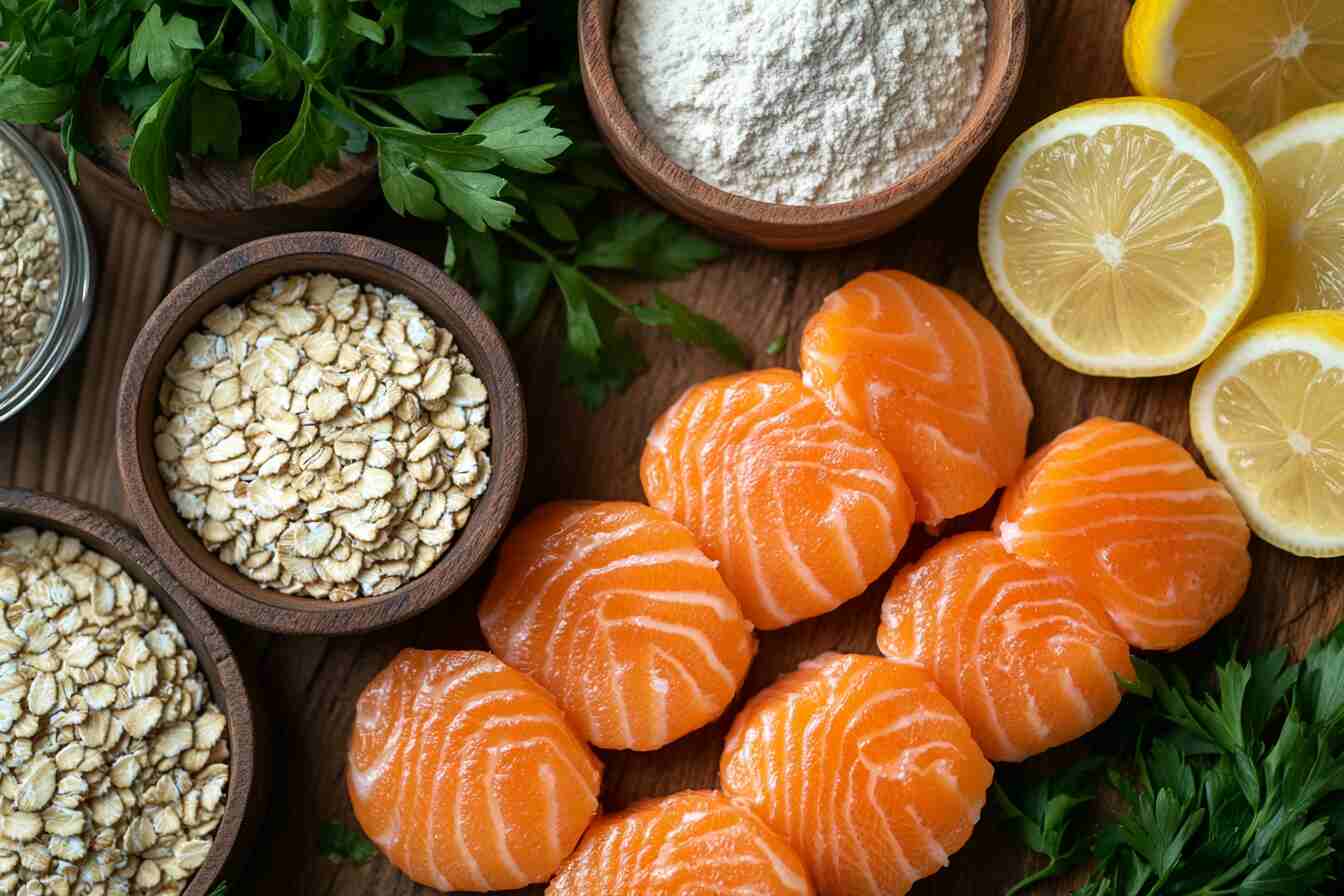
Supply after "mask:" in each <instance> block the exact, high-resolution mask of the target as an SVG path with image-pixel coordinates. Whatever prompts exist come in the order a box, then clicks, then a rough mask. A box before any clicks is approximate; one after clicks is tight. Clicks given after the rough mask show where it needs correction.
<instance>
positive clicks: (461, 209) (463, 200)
mask: <svg viewBox="0 0 1344 896" xmlns="http://www.w3.org/2000/svg"><path fill="white" fill-rule="evenodd" d="M422 167H423V168H424V171H425V173H426V174H428V175H429V179H430V180H432V181H433V182H434V186H435V187H436V188H437V189H438V194H439V200H440V201H441V202H442V203H443V204H444V205H446V206H447V207H448V208H449V209H451V210H452V211H453V212H454V213H456V214H457V215H458V216H459V217H461V218H462V220H463V221H466V222H467V225H468V226H469V227H471V228H472V229H473V230H485V229H486V228H487V227H489V228H491V229H493V230H504V229H506V228H507V227H508V226H509V225H510V224H511V223H513V219H514V214H515V212H514V208H513V206H511V205H509V204H508V203H507V202H501V201H500V200H499V199H498V197H499V194H500V193H502V192H503V191H504V188H505V187H506V186H508V184H509V182H508V181H507V180H505V179H504V178H502V177H499V176H497V175H494V174H486V173H485V172H481V171H459V170H457V169H455V168H450V167H448V166H447V165H445V164H443V163H442V162H439V161H437V160H435V159H432V158H431V159H428V160H426V161H425V162H423V163H422Z"/></svg>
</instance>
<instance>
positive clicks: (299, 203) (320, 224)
mask: <svg viewBox="0 0 1344 896" xmlns="http://www.w3.org/2000/svg"><path fill="white" fill-rule="evenodd" d="M85 121H86V122H87V125H86V127H87V128H88V135H89V140H90V142H91V143H92V144H93V145H94V147H95V148H96V149H97V155H96V157H95V158H92V159H90V158H88V157H87V156H83V155H81V156H80V158H79V176H80V182H81V183H83V184H85V185H87V186H88V187H90V188H91V189H92V190H93V191H94V192H96V193H98V194H99V195H106V196H111V197H112V198H113V199H115V200H117V201H118V202H120V203H122V204H123V205H126V206H128V207H130V208H133V209H135V210H136V211H138V212H141V213H142V214H144V215H145V217H149V218H152V217H153V216H152V215H151V214H150V211H149V204H148V203H147V202H146V201H145V195H144V193H142V192H140V188H139V187H137V186H136V185H135V183H134V182H132V181H131V177H130V173H129V171H130V154H129V152H128V151H127V149H126V147H127V146H128V142H127V141H128V140H129V139H130V137H131V136H132V135H133V134H134V128H133V127H132V126H131V121H130V118H129V116H127V115H126V113H125V112H124V111H123V110H122V109H121V108H119V107H117V106H112V105H107V104H101V103H89V104H88V105H87V108H86V114H85ZM47 139H48V140H49V141H50V143H51V144H53V145H54V146H56V147H59V141H58V140H57V139H56V138H55V137H54V136H53V135H48V136H47ZM180 161H181V163H182V170H181V171H180V172H179V173H178V175H177V176H176V177H174V178H172V180H171V187H172V200H171V202H172V217H171V219H170V220H169V222H168V227H169V229H171V230H173V231H175V232H177V233H180V234H182V235H183V236H188V237H191V238H192V239H195V240H200V241H201V242H204V243H214V244H217V245H224V246H237V245H240V244H242V243H246V242H249V241H251V240H255V239H260V238H261V237H264V236H272V235H274V234H279V233H289V232H292V231H297V230H316V229H320V228H324V227H335V226H342V225H344V224H346V219H348V218H349V216H350V214H351V212H352V211H353V210H355V209H358V208H359V207H361V206H363V205H366V204H368V203H369V202H370V201H372V200H373V199H375V198H377V196H378V189H379V188H378V157H377V154H376V153H375V152H374V151H373V150H369V151H368V152H365V153H363V154H361V155H358V156H352V155H349V154H347V153H342V154H341V160H340V163H339V164H338V165H337V166H336V167H334V168H328V167H326V166H322V167H319V168H318V169H317V170H316V171H315V172H314V173H313V179H312V180H310V181H309V182H308V183H306V184H304V185H303V186H302V187H299V188H298V189H291V188H290V187H287V186H285V185H284V184H272V185H271V186H269V187H266V188H265V189H261V190H257V189H253V187H252V170H253V168H255V167H256V161H257V160H256V157H255V156H253V157H250V158H243V159H240V160H238V161H236V162H227V161H222V160H217V159H198V158H193V157H189V156H185V155H184V156H181V157H180Z"/></svg>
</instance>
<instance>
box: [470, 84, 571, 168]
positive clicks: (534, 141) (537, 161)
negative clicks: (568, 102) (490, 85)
mask: <svg viewBox="0 0 1344 896" xmlns="http://www.w3.org/2000/svg"><path fill="white" fill-rule="evenodd" d="M552 109H553V107H551V106H544V105H542V103H541V100H539V99H537V98H536V97H534V96H519V97H514V98H513V99H511V100H508V101H507V102H503V103H500V104H499V105H498V106H494V107H493V108H490V109H487V110H486V111H484V112H482V113H481V114H480V116H479V117H478V118H477V119H476V120H475V121H473V122H472V123H471V126H470V127H468V128H467V130H466V133H468V134H480V135H482V136H483V137H484V138H485V140H484V141H483V145H484V146H487V147H489V148H490V149H493V150H495V151H496V152H498V153H499V155H500V158H502V159H503V160H504V163H505V164H507V165H511V166H512V167H514V168H518V169H520V170H522V171H531V172H533V173H535V174H549V173H551V172H552V171H554V170H555V166H554V165H552V164H551V163H550V162H549V161H548V160H549V159H552V158H554V157H556V156H558V155H560V153H562V152H564V151H565V150H566V149H568V148H569V146H570V139H569V138H568V137H566V136H565V135H564V133H563V132H562V131H561V130H560V129H559V128H555V127H551V126H550V125H548V124H547V123H546V119H547V117H548V116H549V115H550V114H551V111H552Z"/></svg>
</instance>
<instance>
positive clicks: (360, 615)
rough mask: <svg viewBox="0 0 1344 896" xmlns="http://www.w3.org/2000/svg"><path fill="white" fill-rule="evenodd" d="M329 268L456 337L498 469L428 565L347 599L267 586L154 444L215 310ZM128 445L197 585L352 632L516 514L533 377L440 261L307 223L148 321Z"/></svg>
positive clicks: (256, 615) (126, 467) (124, 460)
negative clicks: (173, 361)
mask: <svg viewBox="0 0 1344 896" xmlns="http://www.w3.org/2000/svg"><path fill="white" fill-rule="evenodd" d="M308 271H314V272H328V273H331V274H336V275H338V276H345V277H349V278H350V279H352V280H354V281H356V282H359V283H370V284H373V285H375V286H382V287H384V288H386V289H389V290H392V291H393V292H396V293H401V294H404V295H406V296H408V297H410V298H411V299H413V300H414V301H415V302H416V303H417V304H418V305H419V306H420V307H421V309H423V310H424V311H425V313H426V314H428V315H429V316H430V317H432V318H433V319H434V320H435V321H437V322H438V323H439V324H440V325H441V326H443V327H445V328H446V329H447V330H448V331H449V332H450V333H452V334H453V336H454V337H455V338H456V340H457V344H458V347H459V349H460V350H461V351H462V352H463V353H464V354H466V356H467V357H468V358H469V359H470V360H471V362H472V364H474V365H475V367H476V375H477V376H478V377H480V379H481V380H482V381H483V382H484V383H485V386H486V389H487V391H488V392H489V395H490V428H491V436H492V438H491V446H490V461H491V466H492V468H493V472H492V474H491V480H490V484H489V487H488V488H487V489H486V491H485V494H484V495H482V496H481V497H480V499H479V500H478V501H477V503H476V505H475V507H474V509H473V511H472V515H471V519H470V520H468V522H467V525H466V526H465V527H464V528H463V530H462V531H461V532H459V533H458V535H457V538H456V539H455V540H454V541H453V543H452V545H451V546H450V547H449V548H448V550H447V551H446V552H445V553H444V555H443V556H442V557H441V558H439V561H438V562H437V563H436V564H435V565H434V566H433V567H431V568H430V569H429V571H428V572H426V573H425V574H424V575H422V576H420V577H419V578H417V579H414V580H412V581H410V582H408V583H406V584H405V585H403V586H402V587H401V588H398V589H397V590H396V591H393V592H391V593H389V594H384V595H380V596H378V597H363V598H358V599H356V600H352V601H347V602H344V603H335V602H332V601H328V600H318V599H315V598H311V597H301V596H291V595H286V594H281V593H280V592H278V591H273V590H270V589H266V588H262V587H261V586H259V585H257V584H256V583H255V582H252V581H251V580H250V579H247V578H246V577H244V576H243V575H242V574H240V573H239V572H237V571H236V570H234V569H233V568H232V567H230V566H229V565H227V564H226V563H224V562H223V561H222V560H220V559H219V558H218V557H216V556H215V555H214V554H212V553H210V552H209V551H208V550H206V548H205V545H204V544H203V543H202V541H201V539H200V538H199V537H198V536H197V535H196V534H195V533H193V532H191V531H190V530H189V529H188V528H187V527H186V525H185V524H184V523H183V522H182V520H181V519H180V518H179V517H178V515H177V512H176V510H175V509H174V508H173V505H172V503H171V502H170V501H169V499H168V492H167V489H166V488H165V486H164V483H163V479H162V477H161V476H160V475H159V471H158V467H157V464H156V460H155V455H154V418H155V416H156V414H157V412H158V390H159V384H160V381H161V379H162V377H163V370H164V367H165V366H166V365H167V363H168V360H169V358H170V357H171V356H172V354H173V353H174V352H175V351H176V350H177V349H178V347H179V346H180V345H181V344H182V340H183V339H184V338H185V337H186V335H187V334H188V333H189V332H190V331H192V330H194V329H195V328H196V327H197V325H198V324H199V323H200V321H201V318H203V317H204V316H205V315H206V314H207V313H209V312H210V311H211V310H213V309H214V308H216V307H218V306H219V305H222V304H225V303H234V302H238V301H240V300H242V299H244V298H246V297H247V296H248V295H250V294H251V293H252V291H253V290H255V289H256V288H257V287H259V286H261V285H262V284H264V283H266V282H268V281H270V280H272V279H274V278H275V277H277V276H280V275H282V274H296V273H304V272H308ZM117 440H118V441H117V455H118V462H119V465H120V469H121V481H122V487H123V489H124V491H125V493H126V498H127V500H128V502H129V503H130V507H131V512H132V514H133V516H134V519H135V521H136V523H137V524H138V525H139V527H140V531H141V532H143V533H144V536H145V540H146V541H148V542H149V544H150V546H151V547H152V548H153V549H154V551H155V553H157V554H158V555H159V557H161V558H162V559H163V561H164V563H165V564H166V565H167V566H168V568H169V570H171V571H172V573H173V575H174V576H176V577H177V579H178V581H180V582H182V583H183V584H184V585H186V586H187V587H188V588H189V589H191V591H192V592H193V593H195V594H196V595H197V596H198V597H200V598H201V599H202V600H204V601H205V602H206V603H207V604H209V605H210V606H211V607H213V608H214V609H216V610H218V611H219V612H221V613H224V614H225V615H228V616H232V617H233V618H234V619H238V620H240V621H242V622H245V623H247V624H248V625H252V626H256V627H257V628H262V629H266V630H267V631H273V632H280V633H284V634H313V635H344V634H355V633H361V632H368V631H373V630H375V629H379V628H384V627H386V626H389V625H394V624H396V623H398V622H401V621H403V620H406V619H409V618H410V617H412V616H414V615H416V614H417V613H421V612H423V611H424V610H426V609H428V608H429V607H431V606H433V605H434V604H436V603H438V602H439V601H441V600H443V599H444V598H446V597H448V596H449V595H451V594H453V593H454V592H455V591H457V589H458V588H460V587H461V586H462V584H463V583H464V582H465V581H466V580H467V579H468V577H470V576H471V575H472V573H474V572H475V571H476V570H477V569H479V568H480V566H481V564H483V563H484V562H485V560H486V558H487V557H488V556H489V554H490V552H491V550H493V549H494V546H495V544H496V543H497V542H498V541H499V539H500V537H501V536H502V535H503V533H504V528H505V526H506V525H507V524H508V522H509V518H510V517H511V516H512V514H513V509H514V506H515V504H516V503H517V500H518V490H519V488H520V487H521V485H522V478H523V469H524V466H525V465H526V458H527V420H526V415H525V414H524V410H523V396H522V388H521V386H520V384H519V381H518V373H517V371H516V370H515V369H514V366H513V361H512V359H511V358H510V356H509V350H508V346H507V345H506V344H505V343H504V340H503V338H501V336H500V335H499V331H498V330H496V329H495V326H494V324H492V323H491V322H490V319H489V318H488V317H486V316H485V313H484V312H483V311H481V309H480V307H479V306H478V305H477V304H476V302H475V301H473V300H472V298H471V296H469V295H467V293H466V292H465V291H464V290H463V289H462V288H461V287H460V286H458V285H457V284H456V283H454V282H453V281H452V280H451V279H449V277H448V275H447V274H445V273H444V272H443V271H442V270H441V269H439V268H438V267H436V266H434V265H432V264H430V263H429V262H428V261H425V260H424V259H423V258H420V257H419V256H418V255H414V254H412V253H410V252H407V251H406V250H404V249H399V248H397V247H396V246H391V245H388V244H387V243H383V242H380V241H378V240H374V239H370V238H368V237H361V236H352V235H350V234H342V233H296V234H290V235H288V236H276V237H267V238H266V239H262V240H257V241H256V242H253V243H248V244H247V245H245V246H240V247H239V248H237V249H234V250H233V251H231V252H227V253H225V254H224V255H221V256H220V257H219V258H217V259H215V260H214V261H212V262H210V263H209V264H207V265H206V266H205V267H203V268H201V269H200V270H198V271H196V272H195V273H194V274H192V275H191V276H190V277H188V278H187V279H186V280H184V281H182V283H181V284H179V285H178V287H177V288H176V289H174V290H173V291H172V292H171V293H169V295H168V298H167V299H165V300H164V301H163V303H162V304H160V305H159V307H158V308H157V309H156V310H155V312H154V313H153V315H151V316H150V318H149V321H148V322H147V323H146V324H145V327H144V329H143V330H141V332H140V336H139V338H138V339H137V340H136V342H135V345H134V347H133V348H132V349H131V355H130V360H129V361H128V362H127V365H126V372H125V374H124V375H123V377H122V381H121V393H120V396H119V400H118V407H117Z"/></svg>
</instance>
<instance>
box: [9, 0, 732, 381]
mask: <svg viewBox="0 0 1344 896" xmlns="http://www.w3.org/2000/svg"><path fill="white" fill-rule="evenodd" d="M576 4H577V0H439V2H433V3H430V2H417V0H99V2H97V3H91V2H81V3H78V4H65V3H60V2H57V0H0V40H3V41H4V42H5V45H4V46H3V47H2V48H0V117H3V118H6V119H8V120H10V121H15V122H21V123H26V124H45V125H47V126H50V127H52V128H58V129H59V130H60V133H61V145H62V146H63V147H64V149H65V151H66V153H67V156H68V157H69V159H70V169H71V176H72V178H73V177H74V176H75V166H74V160H75V158H76V156H77V155H78V154H79V153H81V152H87V151H88V149H89V147H88V145H87V141H86V140H85V139H84V138H83V136H82V130H81V127H80V116H81V114H82V111H81V110H82V108H83V106H82V103H81V100H80V94H81V92H82V91H84V90H85V89H92V90H96V91H97V94H98V95H97V99H98V101H100V102H104V103H116V104H118V105H120V106H121V107H122V108H123V109H125V110H126V112H127V113H128V114H129V115H130V117H131V120H132V122H133V124H134V126H135V133H134V138H133V139H132V142H131V146H130V174H131V178H132V179H133V180H134V181H135V182H136V183H137V184H138V185H139V186H140V188H141V189H142V190H143V191H144V193H145V196H146V198H147V200H148V203H149V207H150V209H151V210H152V211H153V212H154V214H155V215H156V216H158V217H159V219H160V220H165V221H166V220H167V219H168V216H169V215H170V212H171V195H170V189H171V187H170V184H171V180H170V178H171V177H172V175H173V174H174V173H175V172H176V171H177V170H178V159H179V156H181V155H186V154H190V155H195V156H204V157H211V158H219V159H237V158H239V157H241V156H243V155H255V156H256V158H257V162H256V165H255V169H254V182H255V185H256V186H257V187H258V188H263V187H266V186H269V185H271V184H277V183H283V184H287V185H289V186H290V187H296V188H297V187H300V186H302V185H303V184H305V183H307V182H308V181H309V180H311V179H312V177H313V176H314V174H315V173H316V172H317V171H318V170H319V169H320V168H322V167H323V166H330V165H334V164H336V163H337V162H338V161H339V158H340V153H341V152H342V151H345V152H361V151H363V150H365V149H366V148H368V147H370V146H372V147H374V148H375V149H376V150H377V153H378V173H379V179H380V181H381V183H382V190H383V194H384V196H385V198H386V200H387V203H388V205H390V206H391V207H392V209H394V210H395V211H396V212H397V213H398V214H401V215H406V216H411V217H415V218H419V219H423V220H426V221H431V222H438V223H441V224H443V225H445V233H446V234H447V237H448V245H447V249H446V252H445V256H444V258H445V266H446V267H447V268H448V269H449V270H450V271H451V272H452V273H453V274H454V275H455V276H456V277H458V279H460V280H463V281H464V282H465V283H466V285H467V286H468V287H469V288H471V289H472V290H474V291H475V292H476V293H477V295H478V296H479V298H480V300H481V302H482V304H483V305H484V306H485V307H486V309H487V310H489V311H490V312H491V314H493V315H494V317H495V319H496V320H497V321H498V322H499V324H500V325H501V327H503V328H504V329H505V330H506V331H507V332H509V333H510V334H511V335H515V336H516V335H517V334H518V333H519V332H520V331H521V330H522V329H523V328H525V327H526V326H527V325H528V324H529V323H530V322H531V321H532V320H533V319H534V318H535V316H536V313H537V311H538V309H539V308H540V305H541V302H542V300H543V297H544V296H545V295H547V294H548V293H549V294H553V295H558V296H560V297H562V299H563V301H564V308H565V313H566V333H567V334H568V342H567V347H566V352H565V362H564V366H565V371H566V373H565V378H566V380H567V381H568V382H570V383H572V384H573V385H574V387H575V388H576V389H577V390H578V392H579V394H580V395H581V396H582V397H583V398H584V400H585V401H586V402H587V403H589V404H590V405H595V404H597V403H600V401H601V400H603V399H605V398H606V397H607V396H609V395H610V394H611V393H612V392H613V391H618V390H620V389H623V388H625V386H626V385H627V384H628V383H629V382H630V380H631V379H632V378H633V377H634V375H635V374H636V373H637V372H638V371H639V370H640V369H641V368H642V367H643V366H644V364H645V361H644V357H643V355H642V354H641V353H640V352H639V350H638V349H637V348H636V347H635V342H634V340H633V338H632V336H631V334H630V333H629V332H628V329H627V328H628V326H629V325H631V324H635V325H641V324H642V325H644V326H647V327H654V328H658V329H660V330H662V331H663V332H665V333H667V334H668V335H670V336H671V337H673V338H675V339H677V340H680V341H682V342H686V343H688V344H692V345H703V346H708V347H711V348H713V349H715V350H717V351H718V352H719V353H720V354H722V355H724V356H725V357H727V358H729V359H731V360H732V361H733V362H734V363H744V362H745V353H744V352H743V350H742V347H741V345H740V344H739V343H738V342H737V340H736V339H735V338H734V337H733V336H732V334H731V333H729V332H728V331H727V330H725V329H724V328H723V327H722V326H720V325H718V324H716V323H714V322H713V321H709V320H707V319H705V318H703V317H701V316H699V315H696V314H695V313H694V312H692V311H691V310H690V309H688V308H686V307H685V306H684V305H681V304H679V303H677V302H675V301H673V300H672V299H671V298H669V297H668V296H666V295H664V294H662V293H655V294H654V295H653V296H652V297H651V298H650V299H649V301H648V302H647V303H646V304H638V305H631V304H626V303H623V302H621V301H620V300H618V299H616V298H615V297H614V295H613V294H611V293H610V292H609V291H608V290H606V289H605V288H604V287H602V286H600V285H599V284H598V283H597V282H596V281H595V280H593V279H592V277H591V276H590V273H589V272H594V271H611V272H619V273H622V274H631V275H634V276H638V277H649V278H657V279H667V278H672V277H679V276H682V275H685V274H688V273H690V272H692V271H694V270H695V269H696V268H698V267H699V266H700V265H703V264H705V263H706V262H709V261H712V260H714V259H716V258H718V257H720V256H721V254H722V250H721V249H720V248H719V247H718V246H717V245H715V244H714V243H712V242H710V241H708V240H706V239H705V238H704V237H703V236H701V235H699V234H698V233H696V232H695V231H693V230H692V229H690V228H689V227H687V226H686V225H684V224H682V223H680V222H678V221H675V220H672V219H670V218H668V217H667V216H666V215H661V214H651V213H647V212H640V211H630V210H629V209H628V203H626V204H625V206H623V210H622V211H617V210H616V209H615V208H613V199H619V198H620V196H621V194H623V193H625V191H626V190H627V184H626V181H625V180H624V178H623V177H621V176H620V175H619V174H618V173H617V172H616V170H615V167H614V166H613V165H612V164H611V162H610V160H609V159H608V158H607V154H606V151H605V149H604V148H603V146H602V144H601V142H600V140H598V139H597V136H596V134H595V132H594V131H593V128H592V124H591V121H590V119H589V117H588V114H587V108H586V104H585V103H584V101H583V95H582V87H581V85H580V83H579V80H578V77H577V70H578V69H577V34H576V21H577V15H576V9H577V5H576ZM90 84H92V85H96V86H95V87H87V85H90ZM552 287H557V288H555V289H552Z"/></svg>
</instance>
